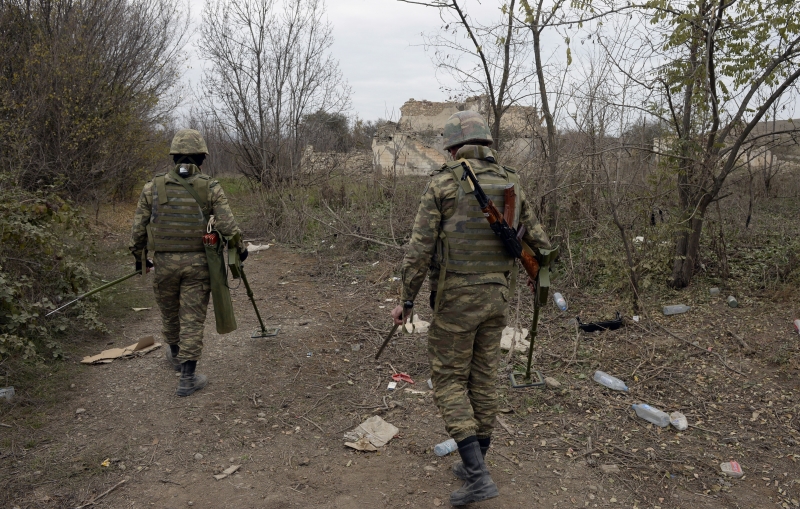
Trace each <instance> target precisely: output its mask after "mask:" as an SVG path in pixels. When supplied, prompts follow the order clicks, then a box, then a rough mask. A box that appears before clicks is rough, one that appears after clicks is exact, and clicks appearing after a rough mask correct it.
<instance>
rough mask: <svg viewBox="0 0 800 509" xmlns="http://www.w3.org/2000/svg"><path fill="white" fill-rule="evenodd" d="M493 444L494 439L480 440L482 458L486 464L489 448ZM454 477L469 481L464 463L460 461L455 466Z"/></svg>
mask: <svg viewBox="0 0 800 509" xmlns="http://www.w3.org/2000/svg"><path fill="white" fill-rule="evenodd" d="M491 443H492V437H486V438H479V439H478V445H479V446H480V448H481V456H483V459H484V463H485V462H486V452H487V451H488V450H489V446H490V445H491ZM453 475H455V476H456V477H458V478H459V479H461V480H462V481H466V480H467V471H466V470H464V462H463V461H459V462H457V463H454V464H453Z"/></svg>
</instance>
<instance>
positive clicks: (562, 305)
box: [553, 292, 567, 311]
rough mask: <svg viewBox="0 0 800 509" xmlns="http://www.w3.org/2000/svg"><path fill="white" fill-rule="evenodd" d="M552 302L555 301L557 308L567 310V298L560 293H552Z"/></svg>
mask: <svg viewBox="0 0 800 509" xmlns="http://www.w3.org/2000/svg"><path fill="white" fill-rule="evenodd" d="M553 302H555V303H556V306H558V309H560V310H561V311H566V310H567V300H566V299H565V298H564V296H563V295H561V294H560V293H558V292H556V293H554V294H553Z"/></svg>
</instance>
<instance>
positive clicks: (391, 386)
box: [386, 382, 397, 391]
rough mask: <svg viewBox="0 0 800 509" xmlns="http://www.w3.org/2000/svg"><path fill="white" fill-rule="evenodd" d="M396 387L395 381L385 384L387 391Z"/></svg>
mask: <svg viewBox="0 0 800 509" xmlns="http://www.w3.org/2000/svg"><path fill="white" fill-rule="evenodd" d="M395 389H397V382H389V385H387V386H386V390H387V391H393V390H395Z"/></svg>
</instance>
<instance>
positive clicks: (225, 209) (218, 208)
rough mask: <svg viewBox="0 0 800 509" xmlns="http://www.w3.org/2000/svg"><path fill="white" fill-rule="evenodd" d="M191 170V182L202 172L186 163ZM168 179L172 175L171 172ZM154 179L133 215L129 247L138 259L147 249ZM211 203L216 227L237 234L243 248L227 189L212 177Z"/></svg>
mask: <svg viewBox="0 0 800 509" xmlns="http://www.w3.org/2000/svg"><path fill="white" fill-rule="evenodd" d="M185 166H187V167H188V168H189V170H190V171H191V173H190V175H189V176H188V177H186V181H187V182H189V183H191V182H192V181H193V180H194V179H196V178H197V175H199V174H200V173H201V170H200V168H198V167H197V166H195V165H193V164H188V165H185ZM166 178H167V179H170V178H171V177H170V176H169V174H167V176H166ZM153 185H154V184H153V181H152V180H151V181H149V182H148V183H147V184H145V185H144V188H143V189H142V194H141V195H139V204H138V205H137V207H136V213H135V214H134V216H133V227H132V229H131V241H130V244H129V245H128V249H129V250H130V251H131V253H132V254H133V256H135V257H136V259H137V260H139V259H141V256H142V251H143V250H144V251H146V250H147V225H148V224H150V216H151V212H152V207H153ZM208 193H209V203H210V204H211V214H213V215H214V218H215V220H216V222H215V224H214V229H215V230H217V231H219V232H220V233H221V234H222V235H224V236H225V237H227V238H231V237H233V236H234V235H236V234H239V235H238V236H237V238H238V242H237V246H236V247H238V248H239V249H242V248H243V244H242V240H241V230H240V229H239V226H238V225H237V224H236V219H234V217H233V212H232V211H231V207H230V205H228V198H227V197H226V196H225V191H223V190H222V186H220V185H219V182H218V181H216V180H214V179H212V180H211V181H210V182H209V184H208Z"/></svg>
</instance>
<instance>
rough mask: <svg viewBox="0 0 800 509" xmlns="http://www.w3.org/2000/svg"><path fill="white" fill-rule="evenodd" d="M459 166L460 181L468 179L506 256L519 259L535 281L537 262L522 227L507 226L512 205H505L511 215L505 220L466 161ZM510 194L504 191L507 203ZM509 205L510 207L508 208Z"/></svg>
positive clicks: (537, 269) (510, 217)
mask: <svg viewBox="0 0 800 509" xmlns="http://www.w3.org/2000/svg"><path fill="white" fill-rule="evenodd" d="M461 166H462V168H464V174H463V175H462V176H461V180H467V179H468V178H469V180H470V182H471V183H472V187H473V188H474V189H475V198H477V199H478V206H479V207H480V208H481V211H482V212H483V215H484V216H486V220H487V221H489V226H490V227H491V228H492V231H493V232H494V234H495V235H497V236H498V237H500V240H501V241H502V242H503V246H505V248H506V251H508V254H510V255H511V256H513V257H514V258H518V259H519V261H520V263H522V267H523V268H524V269H525V272H527V273H528V277H529V278H530V279H531V281H536V276H538V275H539V262H537V261H536V258H535V257H534V254H533V250H532V249H531V248H530V247H528V245H527V244H525V241H523V240H522V235H524V233H525V231H524V226H523V227H521V228H520V230H519V231H517V229H516V228H514V227H513V226H512V225H510V224H508V220H511V221H513V219H512V218H513V217H514V213H513V211H514V203H513V202H512V203H510V204H509V203H506V210H507V211H508V210H510V211H511V213H510V214H508V218H506V217H505V216H504V215H503V214H501V213H500V211H499V210H497V207H495V206H494V203H492V200H490V199H489V197H488V196H486V193H485V192H484V191H483V189H482V188H481V185H480V184H479V183H478V179H477V178H476V177H475V174H474V173H472V168H470V167H469V164H468V163H467V162H466V161H461ZM512 192H513V188H511V189H506V194H505V196H506V201H507V202H508V201H511V200H513V199H514V198H513V195H512ZM509 205H511V207H509ZM507 219H508V220H507Z"/></svg>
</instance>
